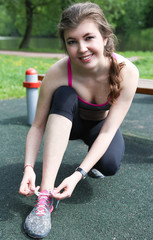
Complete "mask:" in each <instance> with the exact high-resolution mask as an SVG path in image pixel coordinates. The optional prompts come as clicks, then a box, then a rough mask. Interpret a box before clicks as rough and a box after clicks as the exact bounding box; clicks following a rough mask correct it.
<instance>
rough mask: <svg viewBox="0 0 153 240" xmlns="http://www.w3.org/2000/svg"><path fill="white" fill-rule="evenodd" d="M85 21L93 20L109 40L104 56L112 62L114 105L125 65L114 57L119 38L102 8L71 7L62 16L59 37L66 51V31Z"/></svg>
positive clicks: (110, 97)
mask: <svg viewBox="0 0 153 240" xmlns="http://www.w3.org/2000/svg"><path fill="white" fill-rule="evenodd" d="M85 19H91V20H93V21H94V22H95V23H96V24H97V26H98V28H99V31H100V33H101V35H102V37H103V39H107V43H106V46H105V47H104V56H106V57H109V58H110V60H111V67H110V74H109V85H110V93H109V95H108V100H109V101H110V103H114V102H115V100H116V98H117V97H118V96H119V95H120V90H121V89H120V82H121V78H120V71H121V69H122V68H123V66H124V63H119V64H118V63H117V61H116V59H115V58H114V57H113V53H114V51H115V44H116V43H117V37H116V36H115V35H114V33H113V31H112V29H111V27H110V25H109V23H108V22H107V20H106V18H105V16H104V13H103V11H102V10H101V8H100V7H99V6H98V5H97V4H95V3H91V2H85V3H77V4H73V5H72V6H70V7H69V8H67V9H66V10H64V11H63V13H62V15H61V19H60V22H59V25H58V30H59V36H60V38H61V40H62V42H63V46H64V48H65V50H66V46H65V39H64V32H65V30H67V29H73V28H74V29H75V28H77V26H78V25H79V24H80V23H81V22H82V21H83V20H85ZM110 99H111V100H110Z"/></svg>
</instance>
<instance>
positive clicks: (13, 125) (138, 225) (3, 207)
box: [0, 95, 153, 240]
mask: <svg viewBox="0 0 153 240" xmlns="http://www.w3.org/2000/svg"><path fill="white" fill-rule="evenodd" d="M26 115H27V113H26V99H14V100H5V101H0V193H1V194H0V239H1V240H24V239H30V238H29V237H28V236H27V235H26V234H25V233H24V231H23V223H24V220H25V218H26V216H27V215H28V213H29V212H30V211H31V210H32V208H33V206H34V202H35V196H33V197H31V198H26V197H24V196H21V195H19V194H18V189H19V185H20V181H21V179H22V175H23V173H22V172H23V161H24V151H25V141H26V135H27V133H28V130H29V126H28V125H27V116H26ZM121 129H122V132H123V134H124V139H125V144H126V151H125V155H124V158H123V161H122V165H121V169H120V171H119V172H118V173H117V174H116V175H115V176H112V177H106V178H104V179H99V180H96V179H92V178H89V177H88V178H86V179H85V180H84V181H81V182H80V183H79V184H78V185H77V187H76V189H75V191H74V193H73V195H72V197H71V198H70V199H66V200H63V201H61V202H60V204H59V206H58V208H57V209H56V210H55V211H53V213H52V230H51V232H50V234H49V235H48V236H47V237H46V238H45V239H51V240H153V96H147V95H136V96H135V98H134V101H133V103H132V106H131V108H130V110H129V112H128V114H127V116H126V118H125V120H124V122H123V124H122V126H121ZM86 153H87V147H86V146H85V145H84V144H83V143H82V142H81V141H71V142H69V145H68V148H67V151H66V153H65V155H64V159H63V162H62V165H61V168H60V171H59V173H58V177H57V182H56V185H58V184H59V183H60V182H61V181H62V180H63V179H64V178H65V177H66V176H69V175H70V174H71V173H72V172H73V171H74V170H75V168H76V167H77V166H78V165H79V164H80V162H81V161H82V160H83V158H84V156H85V155H86ZM42 155H43V144H42V146H41V148H40V151H39V154H38V159H37V163H36V167H35V171H36V173H37V184H38V185H39V184H40V181H41V169H42Z"/></svg>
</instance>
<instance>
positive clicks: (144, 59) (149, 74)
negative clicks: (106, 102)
mask: <svg viewBox="0 0 153 240" xmlns="http://www.w3.org/2000/svg"><path fill="white" fill-rule="evenodd" d="M120 54H121V55H123V56H125V57H127V58H129V57H132V56H137V57H139V60H138V61H136V62H134V64H135V65H136V66H137V68H138V70H139V73H140V78H144V79H153V52H149V51H148V52H141V51H139V52H133V51H129V52H121V53H120Z"/></svg>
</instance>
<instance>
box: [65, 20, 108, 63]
mask: <svg viewBox="0 0 153 240" xmlns="http://www.w3.org/2000/svg"><path fill="white" fill-rule="evenodd" d="M64 39H65V46H66V49H67V53H68V55H69V57H70V59H71V61H72V62H73V63H75V64H77V65H79V66H82V67H89V68H91V67H94V66H95V65H96V64H99V62H101V60H102V59H103V58H104V54H103V52H104V46H105V45H106V43H107V39H103V37H102V35H101V33H100V31H99V29H98V26H97V24H96V23H95V22H94V21H92V20H90V19H86V20H84V21H83V22H81V23H80V24H79V25H78V27H77V28H75V29H68V30H66V31H65V33H64Z"/></svg>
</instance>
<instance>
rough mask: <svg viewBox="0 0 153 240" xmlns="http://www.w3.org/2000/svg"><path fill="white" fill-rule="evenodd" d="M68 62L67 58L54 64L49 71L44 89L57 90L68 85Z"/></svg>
mask: <svg viewBox="0 0 153 240" xmlns="http://www.w3.org/2000/svg"><path fill="white" fill-rule="evenodd" d="M67 61H68V57H65V58H63V59H61V60H59V61H57V62H56V63H54V64H53V65H52V66H51V67H50V68H49V69H48V71H47V73H46V75H45V77H44V79H43V81H42V86H43V89H48V91H50V90H51V91H52V89H56V88H58V87H60V86H62V85H66V84H67V82H68V80H67Z"/></svg>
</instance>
